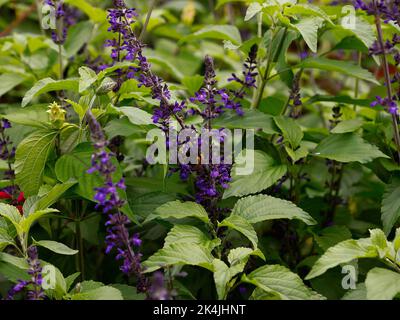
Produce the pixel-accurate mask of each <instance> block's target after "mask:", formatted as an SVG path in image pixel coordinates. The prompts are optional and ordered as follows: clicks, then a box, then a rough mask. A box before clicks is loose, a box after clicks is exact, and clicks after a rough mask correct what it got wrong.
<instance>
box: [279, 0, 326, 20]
mask: <svg viewBox="0 0 400 320" xmlns="http://www.w3.org/2000/svg"><path fill="white" fill-rule="evenodd" d="M284 14H288V15H293V14H295V15H297V14H300V15H309V16H313V17H320V18H322V19H323V20H325V21H328V22H329V23H330V24H333V22H332V20H331V19H330V18H329V16H328V14H326V13H325V11H323V10H322V9H321V8H319V7H318V6H315V5H312V4H309V3H298V4H295V5H291V6H285V8H284Z"/></svg>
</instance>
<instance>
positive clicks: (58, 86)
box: [21, 78, 79, 107]
mask: <svg viewBox="0 0 400 320" xmlns="http://www.w3.org/2000/svg"><path fill="white" fill-rule="evenodd" d="M59 90H71V91H74V92H78V91H79V81H78V80H77V79H65V80H53V79H51V78H45V79H42V80H39V81H38V82H36V84H35V85H34V86H33V87H32V88H31V89H30V90H29V91H28V92H27V93H25V96H24V98H23V99H22V103H21V106H22V107H26V106H27V105H28V104H29V103H30V102H31V101H32V99H33V98H35V97H37V96H39V95H41V94H43V93H47V92H50V91H59Z"/></svg>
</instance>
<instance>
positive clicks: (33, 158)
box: [15, 130, 58, 196]
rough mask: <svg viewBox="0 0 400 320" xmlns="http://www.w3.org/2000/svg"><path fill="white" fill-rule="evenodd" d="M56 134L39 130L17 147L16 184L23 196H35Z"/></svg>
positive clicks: (55, 132)
mask: <svg viewBox="0 0 400 320" xmlns="http://www.w3.org/2000/svg"><path fill="white" fill-rule="evenodd" d="M57 134H58V132H57V131H55V130H51V131H48V130H46V131H45V130H39V131H35V132H33V133H32V134H30V135H29V136H28V137H27V138H25V139H24V140H23V141H22V142H21V143H20V144H19V145H18V147H17V150H16V155H15V175H16V182H17V184H18V185H19V186H20V188H21V189H22V191H23V192H24V193H25V196H32V195H35V194H36V193H37V192H38V191H39V188H40V186H41V184H42V178H43V172H44V167H45V165H46V161H47V158H48V156H49V154H50V151H51V150H52V148H53V147H54V143H55V139H56V137H57Z"/></svg>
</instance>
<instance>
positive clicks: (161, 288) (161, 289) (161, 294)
mask: <svg viewBox="0 0 400 320" xmlns="http://www.w3.org/2000/svg"><path fill="white" fill-rule="evenodd" d="M148 294H149V300H171V299H172V294H173V293H172V292H170V290H168V288H166V286H165V278H164V275H163V274H162V272H160V271H157V272H154V274H153V278H152V281H151V286H150V287H149V292H148Z"/></svg>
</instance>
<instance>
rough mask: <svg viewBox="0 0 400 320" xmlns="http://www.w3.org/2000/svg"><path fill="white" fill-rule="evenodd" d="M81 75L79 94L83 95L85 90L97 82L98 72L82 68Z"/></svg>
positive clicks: (80, 69)
mask: <svg viewBox="0 0 400 320" xmlns="http://www.w3.org/2000/svg"><path fill="white" fill-rule="evenodd" d="M79 75H80V79H79V93H83V92H84V91H85V90H87V89H89V88H90V86H91V85H92V84H93V83H95V82H96V80H97V74H96V72H94V71H93V70H92V69H90V68H88V67H80V68H79Z"/></svg>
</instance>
